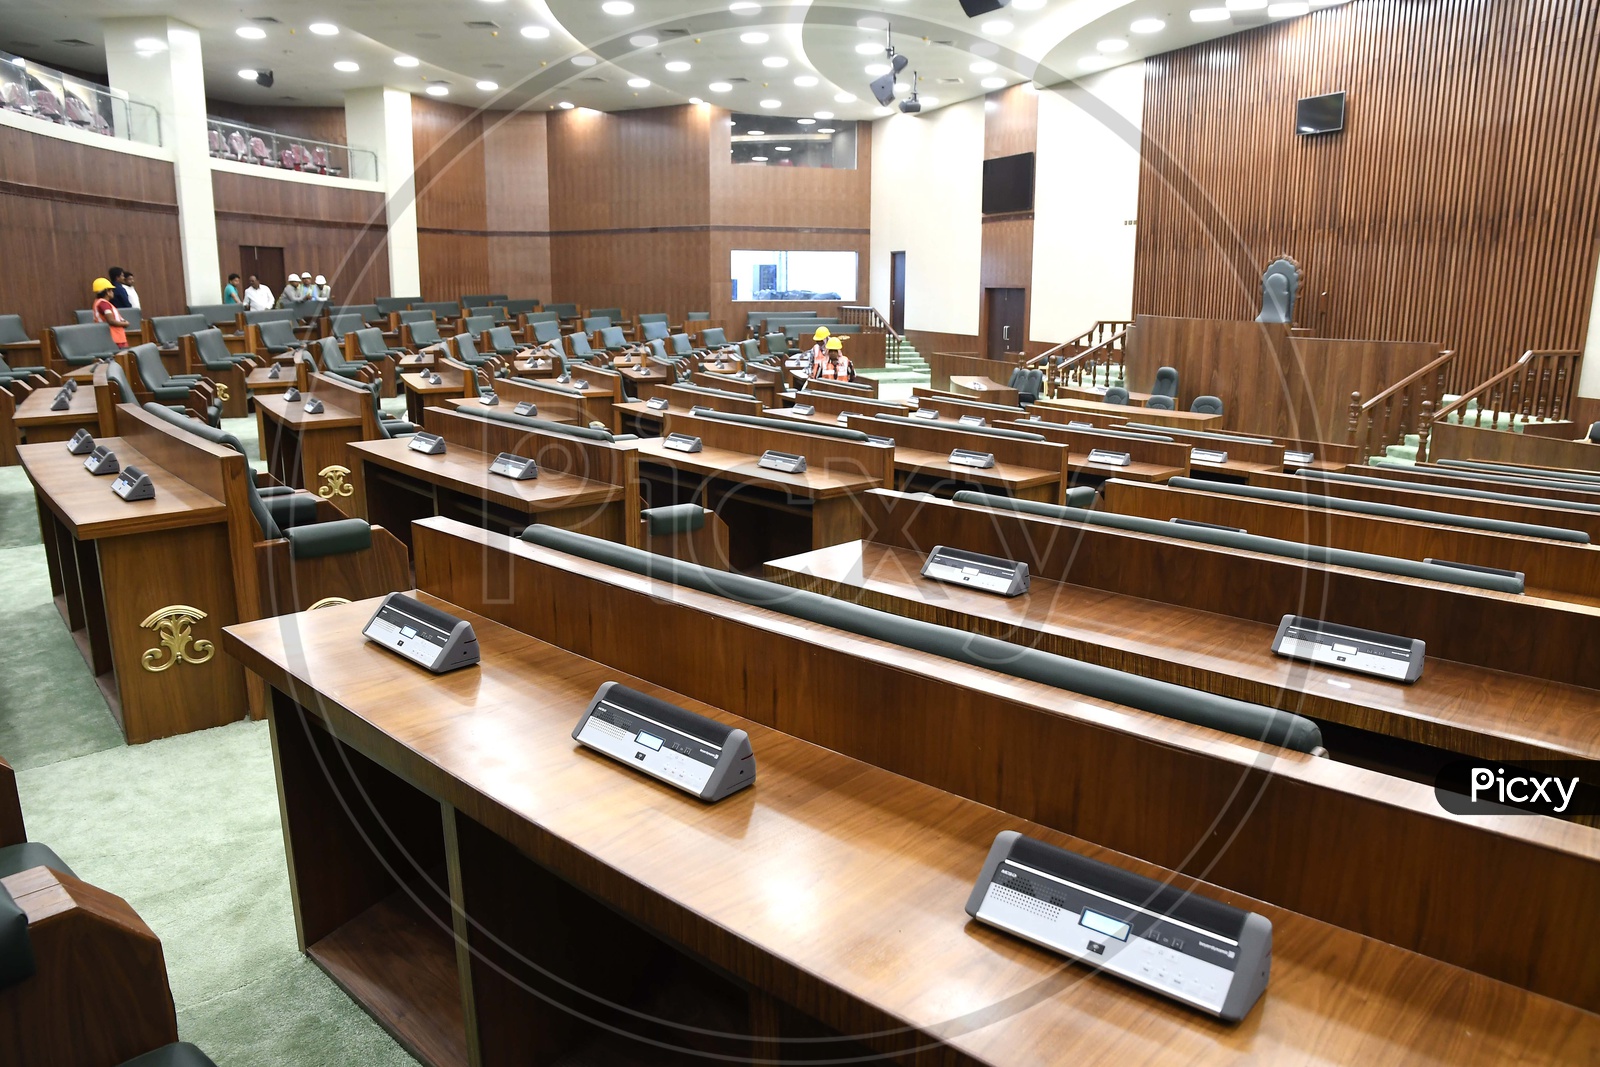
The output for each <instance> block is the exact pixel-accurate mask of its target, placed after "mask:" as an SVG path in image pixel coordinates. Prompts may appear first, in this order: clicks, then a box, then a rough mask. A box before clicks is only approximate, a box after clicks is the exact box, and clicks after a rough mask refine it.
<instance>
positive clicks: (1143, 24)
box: [1128, 19, 1167, 33]
mask: <svg viewBox="0 0 1600 1067" xmlns="http://www.w3.org/2000/svg"><path fill="white" fill-rule="evenodd" d="M1166 28H1167V24H1166V23H1165V22H1162V21H1161V20H1160V19H1134V20H1133V25H1131V26H1129V27H1128V29H1130V30H1132V31H1133V32H1134V33H1160V32H1161V31H1162V30H1164V29H1166Z"/></svg>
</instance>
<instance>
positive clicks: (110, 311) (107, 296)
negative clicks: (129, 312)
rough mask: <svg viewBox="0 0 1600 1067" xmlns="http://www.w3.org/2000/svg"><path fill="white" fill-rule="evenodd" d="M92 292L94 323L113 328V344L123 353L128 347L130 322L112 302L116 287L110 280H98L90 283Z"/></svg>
mask: <svg viewBox="0 0 1600 1067" xmlns="http://www.w3.org/2000/svg"><path fill="white" fill-rule="evenodd" d="M89 288H90V290H91V291H92V292H93V293H94V321H96V322H103V323H105V324H106V325H107V326H109V327H111V343H112V344H114V345H116V346H117V350H118V351H121V350H122V349H124V348H127V347H128V320H127V319H124V318H123V317H122V312H120V311H118V310H117V305H115V304H113V303H112V302H111V294H112V293H113V292H114V291H115V290H116V286H114V285H112V284H111V279H109V278H96V279H95V280H94V281H93V282H91V283H89Z"/></svg>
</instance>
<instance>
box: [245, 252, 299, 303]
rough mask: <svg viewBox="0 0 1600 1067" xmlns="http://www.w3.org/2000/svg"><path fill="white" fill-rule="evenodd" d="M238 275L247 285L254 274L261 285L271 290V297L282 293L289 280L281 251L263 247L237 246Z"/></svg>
mask: <svg viewBox="0 0 1600 1067" xmlns="http://www.w3.org/2000/svg"><path fill="white" fill-rule="evenodd" d="M239 273H240V274H241V275H243V276H244V279H245V281H246V282H247V283H248V282H249V280H250V275H252V274H254V275H255V276H256V277H257V278H259V279H261V284H262V285H265V286H266V287H267V288H268V289H271V290H272V295H273V296H277V295H278V294H279V293H281V292H283V287H284V285H286V284H287V283H288V280H289V276H288V273H287V272H286V271H285V270H284V267H283V249H281V248H269V247H267V246H265V245H240V246H239Z"/></svg>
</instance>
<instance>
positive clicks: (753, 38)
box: [739, 30, 767, 44]
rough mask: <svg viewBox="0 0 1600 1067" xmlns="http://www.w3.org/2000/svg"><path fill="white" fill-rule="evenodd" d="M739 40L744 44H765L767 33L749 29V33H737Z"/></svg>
mask: <svg viewBox="0 0 1600 1067" xmlns="http://www.w3.org/2000/svg"><path fill="white" fill-rule="evenodd" d="M739 40H741V41H743V42H744V43H745V44H766V43H767V35H766V34H764V33H762V32H761V31H760V30H751V31H750V32H749V33H741V34H740V35H739Z"/></svg>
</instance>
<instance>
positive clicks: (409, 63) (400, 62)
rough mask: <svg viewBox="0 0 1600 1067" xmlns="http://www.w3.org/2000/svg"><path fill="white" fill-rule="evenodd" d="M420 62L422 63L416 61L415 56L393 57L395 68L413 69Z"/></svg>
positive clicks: (418, 60)
mask: <svg viewBox="0 0 1600 1067" xmlns="http://www.w3.org/2000/svg"><path fill="white" fill-rule="evenodd" d="M421 62H422V60H420V59H418V58H417V57H416V56H395V57H394V65H395V66H397V67H415V66H417V65H418V64H419V63H421Z"/></svg>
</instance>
